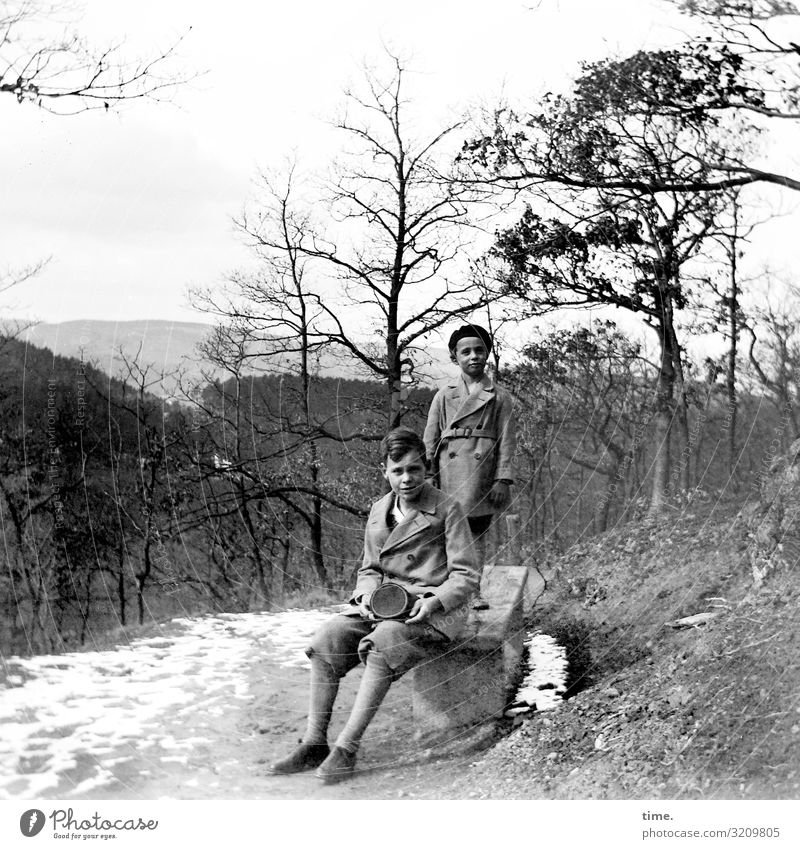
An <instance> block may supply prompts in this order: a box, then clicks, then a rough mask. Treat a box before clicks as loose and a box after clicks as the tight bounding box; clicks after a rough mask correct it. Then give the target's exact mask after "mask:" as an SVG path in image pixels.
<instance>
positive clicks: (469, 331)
mask: <svg viewBox="0 0 800 849" xmlns="http://www.w3.org/2000/svg"><path fill="white" fill-rule="evenodd" d="M470 336H477V337H478V338H479V339H480V340H481V341H482V342H483V344H484V345H486V350H487V351H491V350H492V336H491V334H490V333H489V331H488V330H486V328H485V327H481V326H480V324H462V325H461V327H459V328H458V330H454V331H453V333H452V334H451V335H450V341H449V342H448V343H447V348H448V350H450V351H455V349H456V345H457V344H458V343H459V342H460V341H461V340H462V339H467V338H469V337H470Z"/></svg>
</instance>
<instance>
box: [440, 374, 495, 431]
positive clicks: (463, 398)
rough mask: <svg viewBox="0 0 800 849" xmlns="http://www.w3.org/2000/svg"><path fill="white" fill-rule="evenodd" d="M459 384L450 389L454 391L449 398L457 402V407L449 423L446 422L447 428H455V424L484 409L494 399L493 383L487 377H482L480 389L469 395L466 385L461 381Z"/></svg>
mask: <svg viewBox="0 0 800 849" xmlns="http://www.w3.org/2000/svg"><path fill="white" fill-rule="evenodd" d="M459 383H460V386H459V385H458V384H456V385H455V386H454V387H451V388H453V389H454V390H455V391H454V392H453V393H452V394H451V396H450V397H451V398H452V399H453V400H456V401H457V403H458V407H457V408H456V412H455V414H454V415H453V416H451V418H450V421H448V422H447V426H448V427H455V425H456V423H457V422H459V421H461V420H462V419H465V418H467V416H470V415H472V413H474V412H476V411H477V410H480V409H481V408H482V407H485V406H486V405H487V404H488V403H489V401H491V400H492V398H494V383H493V382H492V379H491V378H490V377H489V376H488V375H484V376H483V379H482V380H481V388H480V389H479V390H478V391H477V392H473V393H472V394H471V395H470V394H469V393H468V391H467V387H466V384H465V383H464V382H463V381H459Z"/></svg>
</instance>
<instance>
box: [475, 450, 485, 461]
mask: <svg viewBox="0 0 800 849" xmlns="http://www.w3.org/2000/svg"><path fill="white" fill-rule="evenodd" d="M481 457H483V454H481V452H480V451H476V452H475V459H476V460H480V459H481Z"/></svg>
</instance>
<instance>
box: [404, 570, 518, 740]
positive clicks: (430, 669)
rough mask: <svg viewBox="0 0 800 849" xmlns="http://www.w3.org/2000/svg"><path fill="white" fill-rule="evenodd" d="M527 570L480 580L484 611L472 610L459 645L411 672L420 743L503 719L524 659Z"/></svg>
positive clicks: (498, 573)
mask: <svg viewBox="0 0 800 849" xmlns="http://www.w3.org/2000/svg"><path fill="white" fill-rule="evenodd" d="M527 574H528V570H527V569H526V568H525V567H521V566H494V567H489V568H487V570H486V571H485V573H484V575H483V578H482V580H481V596H482V597H483V598H484V599H485V600H486V601H487V602H488V603H489V608H488V609H487V610H473V611H472V612H471V613H470V616H469V619H468V620H467V624H466V626H465V629H464V632H463V634H462V636H461V638H460V640H459V641H458V642H457V643H453V644H451V645H450V646H449V647H448V650H447V651H446V652H444V653H443V654H442V655H440V656H439V657H436V658H434V659H433V660H431V661H428V662H427V663H424V664H422V665H421V666H418V667H417V668H416V669H415V670H414V672H413V675H414V721H415V723H416V725H417V734H418V736H420V737H429V736H441V735H449V734H457V733H458V732H459V730H462V731H463V730H464V729H467V728H472V727H474V726H476V725H479V724H481V723H485V722H488V721H490V720H492V719H496V718H499V717H500V716H502V714H503V711H504V709H505V707H506V704H507V701H508V698H509V696H510V694H511V690H512V689H513V687H514V686H515V685H516V681H515V680H514V679H515V676H516V674H517V672H518V668H519V662H520V659H521V657H522V648H523V640H524V637H525V635H524V632H523V619H522V601H523V594H524V589H525V581H526V578H527Z"/></svg>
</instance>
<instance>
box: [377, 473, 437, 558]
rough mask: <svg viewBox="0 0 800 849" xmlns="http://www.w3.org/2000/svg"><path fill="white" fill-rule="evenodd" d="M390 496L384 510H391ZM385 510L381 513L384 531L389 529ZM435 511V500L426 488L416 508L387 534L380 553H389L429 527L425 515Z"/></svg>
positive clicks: (431, 492) (428, 521)
mask: <svg viewBox="0 0 800 849" xmlns="http://www.w3.org/2000/svg"><path fill="white" fill-rule="evenodd" d="M392 498H393V497H392V496H391V493H390V497H389V503H388V504H387V505H386V510H390V509H391V505H392ZM386 510H383V511H381V515H382V521H383V524H384V526H385V527H386V530H387V531H388V530H389V528H388V526H387V525H386ZM435 510H436V499H435V497H434V493H433V491H432V489H431V487H430V486H426V487H425V489H424V490H423V491H422V493H421V494H420V497H419V501H418V503H417V505H416V508H415V509H414V510H412V511H411V512H410V513H409V514H408V515H407V516H406V518H405V520H404V521H402V522H401V523H400V524H399V525H396V526H395V527H394V528H393V529H392V530H391V532H389V533H388V535H387V536H386V538H385V539H384V542H383V545H382V546H381V553H383V552H385V551H389V550H390V549H392V548H395V547H396V546H398V545H400V544H401V543H403V542H405V541H406V540H407V539H409V538H410V537H413V536H414V535H415V534H418V533H419V532H420V531H423V530H425V529H426V528H428V527H430V524H431V523H430V520H429V519H428V517H427V515H426V513H433V512H435Z"/></svg>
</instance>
